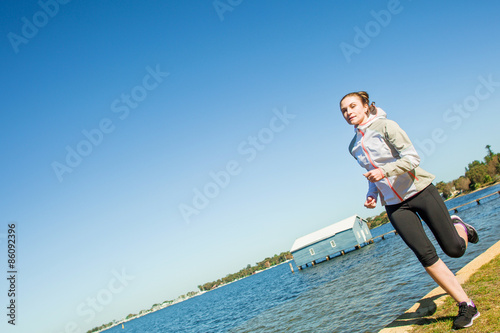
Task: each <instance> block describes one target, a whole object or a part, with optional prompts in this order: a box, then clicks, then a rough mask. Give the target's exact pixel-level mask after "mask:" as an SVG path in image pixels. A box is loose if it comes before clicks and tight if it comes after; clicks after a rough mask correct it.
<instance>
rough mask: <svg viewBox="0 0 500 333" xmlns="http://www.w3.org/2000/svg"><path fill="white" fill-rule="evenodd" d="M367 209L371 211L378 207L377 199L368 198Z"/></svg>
mask: <svg viewBox="0 0 500 333" xmlns="http://www.w3.org/2000/svg"><path fill="white" fill-rule="evenodd" d="M365 207H366V208H369V209H373V208H375V207H377V199H375V198H374V197H368V198H366V201H365Z"/></svg>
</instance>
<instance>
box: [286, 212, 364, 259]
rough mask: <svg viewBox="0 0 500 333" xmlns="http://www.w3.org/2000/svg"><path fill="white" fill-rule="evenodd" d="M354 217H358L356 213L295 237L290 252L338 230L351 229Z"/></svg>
mask: <svg viewBox="0 0 500 333" xmlns="http://www.w3.org/2000/svg"><path fill="white" fill-rule="evenodd" d="M356 218H359V217H358V215H353V216H351V217H348V218H346V219H344V220H342V221H339V222H336V223H334V224H332V225H329V226H327V227H324V228H323V229H319V230H316V231H314V232H311V233H310V234H308V235H305V236H302V237H299V238H297V239H296V240H295V242H294V243H293V246H292V249H291V250H290V252H294V251H297V250H300V249H302V248H304V247H306V246H309V245H311V244H314V243H317V242H319V241H322V240H323V239H327V238H329V237H332V236H334V235H335V234H338V233H339V232H342V231H345V230H349V229H352V227H353V226H354V222H356ZM359 219H361V218H359Z"/></svg>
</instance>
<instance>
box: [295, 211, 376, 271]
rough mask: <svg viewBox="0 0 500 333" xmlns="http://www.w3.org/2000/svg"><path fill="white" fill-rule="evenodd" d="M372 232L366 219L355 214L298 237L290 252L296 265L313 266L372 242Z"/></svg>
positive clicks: (300, 266) (299, 267)
mask: <svg viewBox="0 0 500 333" xmlns="http://www.w3.org/2000/svg"><path fill="white" fill-rule="evenodd" d="M371 240H372V234H371V232H370V229H369V228H368V224H367V223H366V221H365V220H363V219H362V218H360V217H359V216H358V215H353V216H351V217H349V218H346V219H344V220H342V221H339V222H337V223H334V224H332V225H329V226H327V227H325V228H323V229H320V230H317V231H315V232H312V233H310V234H308V235H305V236H302V237H300V238H297V239H296V240H295V242H294V243H293V246H292V249H291V250H290V252H291V253H292V255H293V259H294V261H295V265H297V267H298V269H299V270H301V269H302V266H304V267H307V264H309V263H310V264H312V265H313V266H314V265H315V264H316V263H317V262H319V261H323V260H330V258H331V257H333V256H334V255H335V254H338V253H340V254H342V255H343V254H345V252H347V251H349V250H353V249H359V248H360V247H361V246H363V245H366V244H368V243H371V242H372V241H371Z"/></svg>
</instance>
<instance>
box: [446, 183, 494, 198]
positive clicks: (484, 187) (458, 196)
mask: <svg viewBox="0 0 500 333" xmlns="http://www.w3.org/2000/svg"><path fill="white" fill-rule="evenodd" d="M499 184H500V181H497V182H494V183H493V184H490V185H485V186H482V187H480V188H478V189H476V190H473V191H470V192H462V193H460V194H458V195H456V196H454V197H452V198H449V199H446V200H445V202H446V201H448V200H453V199H456V198H460V197H461V196H464V195H468V194H472V193H475V192H477V191H481V190H484V189H487V188H489V187H492V186H495V185H499Z"/></svg>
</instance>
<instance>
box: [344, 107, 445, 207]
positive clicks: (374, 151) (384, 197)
mask: <svg viewBox="0 0 500 333" xmlns="http://www.w3.org/2000/svg"><path fill="white" fill-rule="evenodd" d="M354 130H355V132H356V134H355V136H354V138H353V139H352V141H351V144H350V145H349V152H350V153H351V155H352V156H354V158H355V159H356V160H357V161H358V163H359V164H360V165H361V166H362V167H363V168H365V169H366V170H368V171H370V170H373V169H376V168H380V169H382V171H383V172H384V175H385V177H384V178H383V179H382V180H380V181H378V182H376V183H372V182H368V184H369V185H368V193H367V195H366V196H367V197H373V198H375V199H377V195H380V201H381V203H382V205H386V204H387V205H394V204H398V203H400V202H402V201H404V200H406V199H408V198H410V197H412V196H414V195H415V194H417V193H418V192H420V191H421V190H423V189H424V188H426V187H427V186H428V185H429V184H431V183H432V181H433V180H434V178H435V177H434V175H432V174H430V173H428V172H427V171H425V170H423V169H422V168H420V167H419V166H418V165H419V164H420V157H419V156H418V154H417V151H416V150H415V148H414V147H413V144H412V143H411V141H410V139H409V138H408V135H407V134H406V133H405V131H403V130H402V129H401V127H399V125H398V124H397V123H396V122H394V121H392V120H389V119H387V117H386V113H385V112H384V111H383V110H382V109H380V108H376V113H375V114H371V115H370V116H369V117H368V120H367V121H366V122H365V123H364V124H360V125H358V126H356V127H355V129H354Z"/></svg>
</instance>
